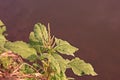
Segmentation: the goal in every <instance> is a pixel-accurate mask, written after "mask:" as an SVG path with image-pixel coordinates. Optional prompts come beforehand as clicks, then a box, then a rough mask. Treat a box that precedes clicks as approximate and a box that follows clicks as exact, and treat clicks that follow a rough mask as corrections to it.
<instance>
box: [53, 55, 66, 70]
mask: <svg viewBox="0 0 120 80" xmlns="http://www.w3.org/2000/svg"><path fill="white" fill-rule="evenodd" d="M52 55H53V57H54V58H55V59H56V61H57V62H58V63H59V66H60V70H61V71H62V72H65V71H66V68H67V64H68V61H67V60H65V59H64V58H62V56H60V55H59V54H56V53H54V54H52Z"/></svg>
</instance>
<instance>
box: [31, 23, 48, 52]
mask: <svg viewBox="0 0 120 80" xmlns="http://www.w3.org/2000/svg"><path fill="white" fill-rule="evenodd" d="M29 40H30V45H32V47H34V48H35V49H36V51H37V52H38V53H42V52H44V42H45V41H47V40H48V32H47V29H46V27H45V26H44V25H43V24H41V23H37V24H35V26H34V31H33V32H31V33H30V36H29Z"/></svg>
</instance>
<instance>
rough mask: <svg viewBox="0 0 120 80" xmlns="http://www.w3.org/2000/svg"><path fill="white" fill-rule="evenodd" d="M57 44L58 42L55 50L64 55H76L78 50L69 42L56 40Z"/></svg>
mask: <svg viewBox="0 0 120 80" xmlns="http://www.w3.org/2000/svg"><path fill="white" fill-rule="evenodd" d="M55 42H56V45H57V46H56V47H55V50H56V51H58V52H60V53H62V54H66V55H72V56H74V54H73V53H75V52H76V51H77V50H78V48H76V47H74V46H72V45H71V44H70V43H68V42H67V41H64V40H61V39H57V38H55Z"/></svg>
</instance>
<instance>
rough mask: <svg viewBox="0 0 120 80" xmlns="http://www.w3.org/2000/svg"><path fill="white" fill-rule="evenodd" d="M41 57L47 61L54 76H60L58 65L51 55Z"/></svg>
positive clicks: (45, 54)
mask: <svg viewBox="0 0 120 80" xmlns="http://www.w3.org/2000/svg"><path fill="white" fill-rule="evenodd" d="M42 57H44V58H47V59H48V61H49V63H50V67H51V69H52V71H54V72H55V73H56V74H60V66H59V63H58V62H57V60H56V59H55V58H54V57H53V56H52V55H51V54H48V53H43V55H42Z"/></svg>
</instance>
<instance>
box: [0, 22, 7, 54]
mask: <svg viewBox="0 0 120 80" xmlns="http://www.w3.org/2000/svg"><path fill="white" fill-rule="evenodd" d="M5 31H6V27H5V26H4V24H3V22H2V21H1V20H0V53H2V52H4V51H6V49H5V48H4V44H5V42H6V41H7V40H6V38H5V35H4V32H5Z"/></svg>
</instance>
